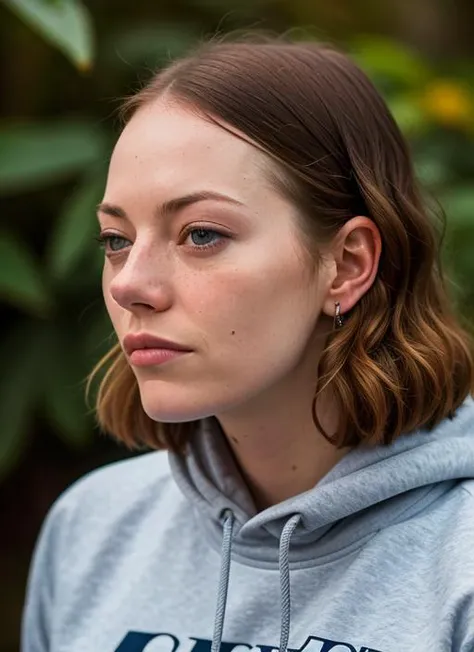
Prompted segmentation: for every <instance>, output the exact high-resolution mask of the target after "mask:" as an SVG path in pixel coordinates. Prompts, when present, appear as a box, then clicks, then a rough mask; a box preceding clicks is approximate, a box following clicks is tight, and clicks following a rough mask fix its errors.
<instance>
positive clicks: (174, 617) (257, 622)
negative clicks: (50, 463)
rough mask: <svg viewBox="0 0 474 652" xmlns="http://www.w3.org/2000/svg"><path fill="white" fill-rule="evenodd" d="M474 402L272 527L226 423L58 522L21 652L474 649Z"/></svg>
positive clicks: (72, 508) (363, 464) (96, 479)
mask: <svg viewBox="0 0 474 652" xmlns="http://www.w3.org/2000/svg"><path fill="white" fill-rule="evenodd" d="M473 478H474V401H473V399H472V398H471V397H469V398H468V399H466V401H465V402H464V404H463V405H462V406H461V408H459V410H458V411H457V413H456V416H455V418H454V419H453V420H450V419H446V420H445V421H444V422H443V423H441V424H440V425H439V426H438V427H437V428H436V429H434V430H433V431H431V432H428V431H426V430H420V431H417V432H415V433H411V434H407V435H405V436H403V437H400V438H399V439H398V440H397V441H396V442H395V443H394V444H393V445H392V446H390V447H386V448H382V447H380V448H376V449H369V448H361V449H358V450H353V451H351V452H350V453H349V454H348V455H347V456H346V457H345V458H343V459H342V460H341V461H340V462H339V463H338V464H337V465H336V466H335V467H334V468H333V469H332V470H331V471H330V472H329V473H328V474H327V475H326V476H325V477H324V478H323V479H322V480H321V481H320V482H319V483H318V484H317V485H316V486H315V487H314V488H313V489H311V490H310V491H307V492H305V493H303V494H300V495H298V496H296V497H294V498H291V499H289V500H286V501H284V502H282V503H280V504H278V505H275V506H273V507H271V508H269V509H266V510H264V511H262V512H260V513H256V510H255V507H254V505H253V502H252V498H251V495H250V493H249V491H248V489H247V488H246V486H245V483H244V481H243V479H242V477H241V476H240V474H239V472H238V470H237V468H236V466H235V463H234V460H233V457H232V455H231V453H230V450H229V448H228V446H227V444H226V441H225V438H224V437H223V433H222V431H221V429H220V427H219V424H218V422H217V421H216V420H215V419H213V418H211V419H205V420H203V422H202V424H201V428H200V430H199V432H198V433H197V434H196V436H195V437H194V438H193V441H192V445H191V447H190V450H189V454H188V455H187V456H186V457H183V458H180V457H177V456H175V455H173V454H167V453H164V452H158V453H149V454H145V455H142V456H139V457H137V458H134V459H131V460H127V461H124V462H118V463H114V464H111V465H109V466H106V467H104V468H102V469H98V470H96V471H94V472H92V473H90V474H88V475H87V476H85V477H84V478H82V479H81V480H79V481H78V482H76V483H75V484H74V485H73V486H72V487H70V488H69V489H68V490H67V491H65V492H64V493H63V494H62V496H60V498H59V499H58V500H57V501H56V503H55V504H54V506H53V507H52V509H51V510H50V512H49V514H48V516H47V518H46V520H45V522H44V524H43V528H42V531H41V534H40V537H39V539H38V542H37V546H36V549H35V554H34V558H33V562H32V566H31V571H30V577H29V582H28V591H27V600H26V604H25V610H24V615H23V628H22V648H21V649H22V652H46V651H48V652H92V651H97V652H211V650H212V651H213V652H217V651H218V650H220V651H221V652H234V651H235V652H244V650H252V651H253V652H272V651H273V650H278V649H279V647H281V648H282V649H283V650H285V649H286V648H287V647H288V649H289V650H298V651H300V650H301V651H303V650H304V652H402V651H403V652H405V651H408V650H410V652H411V651H412V650H416V651H417V652H474V480H473Z"/></svg>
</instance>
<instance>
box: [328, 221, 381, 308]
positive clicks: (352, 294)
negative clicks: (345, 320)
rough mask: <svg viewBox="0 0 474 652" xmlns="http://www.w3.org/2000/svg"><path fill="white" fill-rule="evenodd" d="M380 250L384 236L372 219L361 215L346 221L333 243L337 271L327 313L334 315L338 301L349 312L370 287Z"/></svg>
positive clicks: (375, 271) (375, 272) (329, 295)
mask: <svg viewBox="0 0 474 652" xmlns="http://www.w3.org/2000/svg"><path fill="white" fill-rule="evenodd" d="M381 252H382V238H381V236H380V231H379V229H378V227H377V226H376V224H375V222H373V220H371V219H369V218H368V217H363V216H358V217H353V218H352V219H351V220H349V221H348V222H347V223H346V224H344V226H343V227H342V229H340V231H339V232H338V234H337V235H336V237H335V239H334V242H333V245H332V247H331V254H332V256H333V258H334V261H335V264H336V269H337V273H336V276H335V278H334V280H333V282H332V284H331V287H330V288H329V291H328V294H327V297H326V301H325V302H324V306H323V311H324V312H325V313H326V314H327V315H329V316H330V317H333V316H334V304H335V303H336V302H339V303H340V304H341V314H344V313H345V312H348V311H349V310H351V309H352V308H353V307H354V306H355V305H356V303H357V302H358V301H359V299H360V298H361V297H362V296H363V295H364V294H365V293H366V292H367V291H368V290H369V289H370V288H371V286H372V284H373V282H374V280H375V277H376V275H377V271H378V267H379V261H380V254H381Z"/></svg>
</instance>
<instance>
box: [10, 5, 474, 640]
mask: <svg viewBox="0 0 474 652" xmlns="http://www.w3.org/2000/svg"><path fill="white" fill-rule="evenodd" d="M329 4H330V6H328V3H325V2H320V1H319V0H314V2H312V3H311V2H306V1H305V0H291V1H290V0H240V2H239V3H238V5H237V4H234V3H233V2H231V0H228V1H226V0H174V1H173V2H170V1H167V0H163V1H162V2H160V3H149V2H146V1H145V0H136V1H135V2H134V3H133V6H132V7H131V6H130V4H129V3H128V2H125V0H117V1H116V2H109V3H107V2H105V1H102V2H101V1H100V0H91V1H90V2H88V3H84V4H83V3H82V2H80V1H79V0H3V2H2V0H0V57H1V58H0V91H1V92H0V208H1V210H0V298H1V299H2V300H3V303H2V306H1V308H0V310H1V320H0V327H1V338H0V357H1V361H2V363H1V364H2V374H1V377H0V415H1V430H0V508H2V512H3V513H2V519H4V527H2V530H3V531H4V532H8V533H9V535H7V536H6V537H5V538H4V540H3V542H2V543H1V544H0V545H1V548H0V550H1V552H2V558H1V561H0V573H2V577H3V576H5V577H6V578H7V579H6V584H5V586H6V587H7V590H6V591H4V592H3V593H4V594H5V597H4V598H1V602H0V613H1V614H3V615H2V616H0V622H1V623H2V631H3V632H6V633H5V634H4V636H3V639H2V640H0V652H2V651H3V652H7V651H8V652H10V651H12V650H15V649H17V647H18V624H19V614H20V611H21V604H22V599H23V591H24V581H25V577H26V570H27V566H28V561H29V556H30V554H31V548H32V545H33V541H34V539H35V537H36V535H37V530H38V527H39V524H40V522H41V519H42V518H43V516H44V513H45V511H46V509H47V508H48V507H49V505H50V503H51V501H52V500H53V499H54V498H55V497H56V495H57V494H58V493H59V492H60V491H61V490H62V489H63V488H64V487H65V486H66V485H67V484H69V483H70V482H71V481H72V480H73V479H74V478H76V477H78V476H79V475H81V474H82V473H84V472H85V471H86V470H87V469H89V468H93V467H94V466H96V465H98V464H100V463H103V462H105V461H108V460H112V459H116V458H118V457H121V456H124V455H126V454H127V453H126V452H125V451H123V450H120V449H119V448H118V447H117V446H116V445H115V444H112V443H111V442H109V441H107V440H104V438H102V437H100V436H99V435H98V433H97V431H96V430H95V427H94V419H93V416H92V415H91V414H90V413H89V412H88V410H87V407H86V405H85V401H84V379H85V377H86V375H87V373H88V371H89V370H90V369H91V368H92V366H93V364H94V363H95V362H96V361H97V360H98V359H99V357H100V356H101V355H102V353H104V352H105V351H106V350H107V348H108V346H109V344H110V338H111V328H110V325H109V322H108V319H107V317H106V315H105V312H104V309H103V307H102V302H101V292H100V273H101V254H100V253H99V251H98V249H97V246H96V244H95V243H94V236H95V235H96V220H95V205H96V204H97V203H98V202H99V201H100V199H101V194H102V192H103V188H104V183H105V176H106V171H107V162H108V158H109V156H110V153H111V150H112V147H113V143H114V139H115V138H116V136H117V133H118V128H119V127H118V122H117V119H116V117H115V110H116V108H117V107H118V102H117V98H120V97H122V96H123V95H124V94H127V93H129V92H130V91H132V90H133V89H134V88H136V87H137V86H138V85H139V83H140V81H141V80H144V79H146V78H147V77H148V76H149V74H150V72H151V70H153V69H155V68H156V67H158V66H160V65H163V64H164V63H165V62H166V61H168V60H169V59H170V58H173V57H175V56H177V55H180V54H182V53H184V52H185V51H186V50H187V49H188V48H189V47H191V46H193V45H195V43H196V41H197V40H202V39H205V38H206V37H208V36H211V35H214V34H215V33H216V32H227V31H230V30H233V29H235V28H241V27H244V28H252V27H254V28H259V29H267V30H268V29H271V30H276V31H277V32H280V33H281V32H282V31H285V30H287V29H288V28H293V30H294V35H295V37H297V38H315V39H322V40H330V41H333V42H336V43H337V44H339V45H341V46H343V47H345V48H346V49H347V50H349V51H350V52H351V53H352V54H353V56H354V57H355V58H356V59H357V60H358V62H359V63H360V65H361V66H362V67H363V68H364V69H365V70H366V71H367V72H368V73H369V75H370V76H371V77H372V79H373V80H374V82H375V83H376V85H377V86H378V87H379V88H380V90H381V92H382V93H383V95H384V96H385V98H386V99H387V101H388V103H389V105H390V106H391V108H392V111H393V112H394V114H395V117H396V119H397V120H398V122H399V124H400V126H401V127H402V129H403V131H404V132H405V134H406V135H407V137H408V139H409V141H410V143H411V146H412V150H413V153H414V157H415V163H416V168H417V172H418V174H419V176H420V178H421V179H422V181H423V182H424V185H425V187H426V189H427V192H428V193H429V194H430V196H433V197H435V198H436V199H437V200H438V201H439V202H440V203H441V205H442V206H443V208H444V209H445V211H446V213H447V216H448V228H447V233H446V240H445V246H444V250H443V256H444V260H445V265H446V268H447V270H448V272H449V275H450V278H451V279H452V281H451V290H452V294H453V297H454V299H455V300H456V303H457V305H458V307H459V311H460V313H461V315H462V317H463V318H464V319H465V320H466V321H467V323H469V324H474V288H473V286H472V284H471V279H472V277H473V274H474V256H473V252H474V219H473V210H474V187H473V184H472V179H473V174H474V118H473V116H474V111H473V109H474V93H473V85H474V83H473V82H474V62H473V59H472V50H471V46H470V39H469V38H466V37H464V39H463V31H462V29H461V27H460V25H461V23H462V22H463V21H462V20H461V22H460V19H459V17H460V16H461V17H462V16H465V20H469V17H470V18H474V14H473V12H472V10H471V8H470V7H469V4H470V3H469V2H461V1H459V2H458V3H457V4H458V7H457V10H458V11H457V22H456V21H454V22H453V20H452V16H451V15H450V20H451V22H450V20H448V19H447V14H446V13H443V12H446V3H444V2H442V0H439V2H435V1H434V0H433V2H432V3H431V5H430V6H431V9H430V11H432V9H433V7H436V11H438V14H437V16H438V21H439V23H440V25H441V26H442V28H443V29H442V30H441V29H440V30H439V34H438V38H437V37H436V33H434V34H432V35H431V38H426V34H424V32H423V29H419V30H418V32H417V31H416V30H415V32H413V29H412V28H411V31H410V30H409V31H408V33H407V30H406V25H407V24H410V25H412V23H413V20H414V19H413V20H412V22H410V19H412V18H413V16H412V15H410V12H411V11H412V9H413V5H410V3H406V2H402V1H401V0H400V1H399V2H397V3H396V7H395V3H393V5H394V6H393V7H392V6H391V5H389V6H388V7H387V6H386V5H385V6H382V5H381V3H375V2H373V1H370V0H358V1H354V2H349V1H348V0H333V2H331V3H329ZM424 4H426V3H423V2H421V3H420V5H418V10H419V9H420V6H421V5H424ZM455 4H456V3H455ZM426 11H428V9H426ZM463 12H464V13H463ZM407 16H408V20H407ZM432 20H433V17H432V16H431V21H432ZM418 21H419V24H421V25H422V26H423V13H422V14H421V19H420V17H418ZM415 23H416V21H415ZM441 36H442V43H441V42H440V40H441ZM3 570H5V575H3ZM3 620H4V622H3Z"/></svg>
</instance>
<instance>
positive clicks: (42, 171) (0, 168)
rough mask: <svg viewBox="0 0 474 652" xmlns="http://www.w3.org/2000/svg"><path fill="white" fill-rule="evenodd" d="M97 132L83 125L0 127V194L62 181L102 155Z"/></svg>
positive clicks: (102, 140)
mask: <svg viewBox="0 0 474 652" xmlns="http://www.w3.org/2000/svg"><path fill="white" fill-rule="evenodd" d="M104 150H105V147H104V138H103V134H102V132H101V131H100V130H98V129H97V128H96V127H95V126H94V125H91V124H90V123H87V122H62V123H61V122H60V123H54V124H53V123H51V124H8V123H3V124H2V125H1V126H0V194H7V193H15V192H16V193H17V192H23V191H25V190H30V189H34V188H37V187H39V186H42V185H44V184H46V183H50V182H53V181H59V180H62V179H63V178H65V177H68V176H69V175H71V174H73V173H75V172H78V171H80V170H83V169H84V168H87V167H88V166H89V165H91V164H92V163H95V162H96V161H97V160H99V159H100V158H101V157H102V156H103V154H104Z"/></svg>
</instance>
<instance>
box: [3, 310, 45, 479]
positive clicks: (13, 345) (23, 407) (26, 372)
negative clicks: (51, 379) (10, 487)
mask: <svg viewBox="0 0 474 652" xmlns="http://www.w3.org/2000/svg"><path fill="white" fill-rule="evenodd" d="M43 335H44V333H43V331H42V330H41V329H39V328H38V327H36V325H35V324H34V322H30V321H25V322H23V323H21V324H18V323H17V324H15V326H14V327H13V328H12V329H11V330H10V332H9V333H8V334H7V336H4V337H3V338H2V342H1V346H0V356H1V360H2V375H1V380H0V414H1V415H2V430H1V434H0V481H1V480H2V479H3V478H4V477H5V476H6V475H7V474H8V473H9V472H10V471H11V470H12V469H13V467H14V465H15V464H16V463H17V461H18V460H19V459H20V457H21V454H22V452H23V450H24V448H25V445H26V442H27V434H28V425H29V423H30V420H31V417H32V411H33V409H34V407H35V404H36V401H37V398H38V389H39V387H41V382H40V381H39V379H40V378H41V368H40V358H41V355H42V352H43V350H44V341H43Z"/></svg>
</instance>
